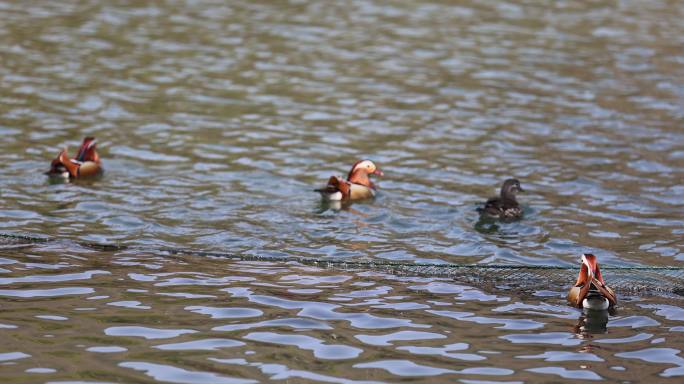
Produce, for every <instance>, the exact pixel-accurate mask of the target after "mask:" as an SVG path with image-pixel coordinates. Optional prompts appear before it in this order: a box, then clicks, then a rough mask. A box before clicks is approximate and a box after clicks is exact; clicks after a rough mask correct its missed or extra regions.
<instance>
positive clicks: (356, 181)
mask: <svg viewBox="0 0 684 384" xmlns="http://www.w3.org/2000/svg"><path fill="white" fill-rule="evenodd" d="M370 175H377V176H382V175H383V172H382V171H381V170H379V169H378V168H377V167H376V166H375V164H374V163H373V162H372V161H370V160H359V161H357V162H356V163H354V165H353V166H352V168H351V170H350V171H349V174H348V175H347V179H346V180H345V179H343V178H341V177H339V176H331V177H330V179H328V184H327V185H326V186H325V187H323V188H320V189H316V190H315V191H316V192H319V193H320V194H321V197H322V198H323V199H324V200H327V201H349V200H362V199H369V198H371V197H374V196H375V189H376V188H375V184H373V182H372V181H371V180H370V178H369V176H370Z"/></svg>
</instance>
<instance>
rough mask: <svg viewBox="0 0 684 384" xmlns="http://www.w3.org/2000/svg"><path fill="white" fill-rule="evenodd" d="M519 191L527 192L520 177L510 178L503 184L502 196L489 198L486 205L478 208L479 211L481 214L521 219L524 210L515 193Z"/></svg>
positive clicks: (505, 218)
mask: <svg viewBox="0 0 684 384" xmlns="http://www.w3.org/2000/svg"><path fill="white" fill-rule="evenodd" d="M518 192H525V190H524V189H522V187H521V186H520V181H518V179H508V180H506V181H504V183H503V185H502V186H501V194H500V196H499V197H492V198H491V199H489V200H487V202H486V203H485V205H484V207H480V208H478V209H477V211H478V212H480V215H481V216H488V217H492V218H499V219H504V220H516V219H520V218H521V217H522V215H523V210H522V208H520V205H519V204H518V200H517V199H516V198H515V194H516V193H518Z"/></svg>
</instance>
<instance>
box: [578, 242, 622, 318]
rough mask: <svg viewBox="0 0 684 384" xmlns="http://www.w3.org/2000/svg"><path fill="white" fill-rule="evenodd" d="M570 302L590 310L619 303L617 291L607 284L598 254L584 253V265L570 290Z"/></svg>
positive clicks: (605, 307) (606, 307) (602, 308)
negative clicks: (597, 260) (597, 258)
mask: <svg viewBox="0 0 684 384" xmlns="http://www.w3.org/2000/svg"><path fill="white" fill-rule="evenodd" d="M568 303H570V305H572V306H573V307H577V308H584V309H588V310H606V309H608V308H609V307H612V306H615V304H617V297H616V295H615V292H614V291H613V290H612V289H611V288H610V287H608V285H606V282H605V281H604V280H603V275H602V274H601V269H600V268H599V265H598V263H597V262H596V256H594V255H592V254H591V253H585V254H583V255H582V266H581V267H580V272H579V276H578V277H577V281H576V282H575V285H574V286H573V287H572V288H570V291H569V292H568Z"/></svg>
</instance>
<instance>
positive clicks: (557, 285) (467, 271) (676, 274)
mask: <svg viewBox="0 0 684 384" xmlns="http://www.w3.org/2000/svg"><path fill="white" fill-rule="evenodd" d="M0 239H2V240H3V241H0V250H2V249H15V248H18V247H23V246H30V245H32V244H39V243H50V242H59V241H60V240H58V239H53V238H47V237H37V236H32V235H21V234H8V233H0ZM73 243H75V244H78V245H79V246H81V247H84V248H89V249H94V250H99V251H103V252H117V251H137V252H147V253H152V254H156V255H177V256H180V255H184V256H196V257H215V258H226V259H231V260H238V261H267V262H287V263H299V264H303V265H311V266H316V267H320V268H331V269H342V270H362V271H374V272H383V273H390V274H394V275H403V276H425V277H440V278H449V279H453V280H456V281H461V282H466V283H470V284H476V285H481V286H489V287H495V288H498V289H520V290H537V291H538V290H548V291H551V292H564V291H565V290H566V289H567V288H568V287H570V285H572V284H573V283H574V281H575V279H576V277H577V272H578V267H566V266H552V265H491V264H490V265H487V264H429V263H404V262H393V261H385V260H345V259H333V258H312V257H296V256H255V255H237V254H231V253H227V252H215V251H199V250H193V249H185V248H168V247H146V246H135V245H117V244H101V243H90V242H80V241H79V242H73ZM601 271H602V272H603V274H604V276H605V278H606V281H607V283H608V285H610V286H611V287H612V288H613V289H616V290H618V291H620V293H621V294H627V293H631V294H635V295H636V294H638V295H644V294H652V293H660V294H674V295H678V296H684V267H675V266H666V267H649V266H637V267H618V266H605V265H604V266H601Z"/></svg>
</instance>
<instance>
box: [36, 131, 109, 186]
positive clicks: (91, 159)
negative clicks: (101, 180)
mask: <svg viewBox="0 0 684 384" xmlns="http://www.w3.org/2000/svg"><path fill="white" fill-rule="evenodd" d="M95 146H96V143H95V138H93V137H86V138H85V139H83V143H82V144H81V147H80V148H79V150H78V154H77V155H76V157H75V158H73V159H70V158H69V155H68V153H67V149H66V148H65V149H63V150H62V152H60V153H59V155H57V157H56V158H55V159H54V160H52V162H51V163H50V170H49V171H47V172H46V174H47V175H49V176H53V177H64V178H66V179H76V178H81V177H90V176H95V175H98V174H100V173H101V172H102V165H101V162H100V155H98V153H97V151H96V150H95Z"/></svg>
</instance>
